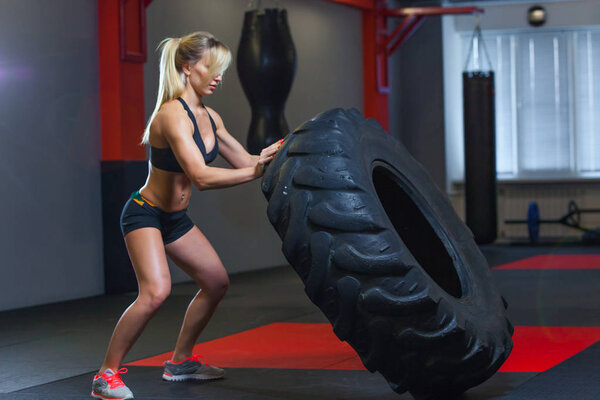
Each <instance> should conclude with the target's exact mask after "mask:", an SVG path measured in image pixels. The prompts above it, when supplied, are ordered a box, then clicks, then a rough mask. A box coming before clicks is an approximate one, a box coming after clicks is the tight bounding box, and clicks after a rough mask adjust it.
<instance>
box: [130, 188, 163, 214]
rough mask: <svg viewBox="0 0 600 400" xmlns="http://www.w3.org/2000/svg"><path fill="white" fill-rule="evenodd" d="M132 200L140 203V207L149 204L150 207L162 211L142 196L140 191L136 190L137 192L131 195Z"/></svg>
mask: <svg viewBox="0 0 600 400" xmlns="http://www.w3.org/2000/svg"><path fill="white" fill-rule="evenodd" d="M131 199H132V200H133V201H135V202H136V203H138V204H139V205H140V206H141V205H144V203H147V204H148V205H149V206H150V207H155V208H158V209H159V210H160V208H159V207H158V206H157V205H156V204H154V203H152V202H151V201H148V199H147V198H145V197H144V196H142V194H141V193H140V191H139V190H136V191H135V192H133V193H131Z"/></svg>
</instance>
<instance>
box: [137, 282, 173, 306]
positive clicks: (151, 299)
mask: <svg viewBox="0 0 600 400" xmlns="http://www.w3.org/2000/svg"><path fill="white" fill-rule="evenodd" d="M169 294H171V285H170V284H162V285H155V286H152V287H147V288H143V289H142V290H140V294H139V296H138V300H139V301H140V302H141V303H142V304H144V305H145V306H146V307H147V308H148V309H149V310H150V311H156V310H158V309H159V308H160V306H161V305H162V303H163V302H164V301H165V300H166V299H167V297H169Z"/></svg>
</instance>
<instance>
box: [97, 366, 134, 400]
mask: <svg viewBox="0 0 600 400" xmlns="http://www.w3.org/2000/svg"><path fill="white" fill-rule="evenodd" d="M125 373H127V368H121V369H120V370H118V371H117V372H114V371H113V370H112V369H110V368H109V369H107V370H106V371H104V373H103V374H102V375H96V376H94V382H93V383H92V397H94V398H96V399H105V400H125V399H133V393H131V390H129V388H128V387H127V386H125V384H124V383H123V380H122V379H121V374H125Z"/></svg>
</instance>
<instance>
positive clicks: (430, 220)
mask: <svg viewBox="0 0 600 400" xmlns="http://www.w3.org/2000/svg"><path fill="white" fill-rule="evenodd" d="M262 191H263V193H264V195H265V197H266V198H267V199H268V201H269V205H268V207H267V215H268V217H269V221H270V222H271V223H272V224H273V226H274V227H275V230H276V231H277V233H278V234H279V236H280V237H281V239H282V242H283V244H282V250H283V253H284V255H285V257H286V258H287V260H288V261H289V263H290V264H291V265H292V267H293V268H294V269H295V271H296V273H297V274H298V275H299V276H300V278H301V279H302V281H303V282H304V284H305V291H306V294H307V295H308V297H309V298H310V300H311V301H312V302H313V303H314V304H316V305H317V306H318V307H319V308H320V309H321V311H322V312H323V314H325V316H326V317H327V319H328V320H329V321H330V322H331V324H332V325H333V331H334V333H335V334H336V335H337V336H338V337H339V338H340V339H341V340H344V341H346V342H348V343H349V344H350V345H351V346H352V347H353V348H354V350H356V352H357V353H358V355H359V356H360V358H361V360H362V362H363V364H364V365H365V367H366V368H367V369H368V370H369V371H371V372H374V371H378V372H380V373H381V374H382V375H383V376H384V377H385V378H386V379H387V381H388V383H389V384H390V386H391V387H392V389H394V390H395V391H396V392H398V393H403V392H405V391H407V390H408V391H410V392H411V394H412V395H413V396H414V397H416V398H418V399H437V400H439V399H448V398H450V397H451V396H453V395H457V394H459V393H461V392H464V391H465V390H467V389H469V388H470V387H473V386H475V385H478V384H480V383H481V382H483V381H485V380H486V379H488V378H489V377H490V376H492V375H493V374H494V372H496V371H497V370H498V368H499V367H500V366H501V365H502V363H503V362H504V361H505V360H506V358H507V357H508V355H509V354H510V351H511V349H512V339H511V335H512V332H513V329H512V326H511V324H510V322H509V321H508V319H507V318H506V311H505V307H506V303H505V302H503V299H502V297H501V296H500V294H499V293H498V290H497V289H496V287H495V285H494V284H493V282H492V277H491V273H490V269H489V267H488V264H487V262H486V259H485V257H484V256H483V255H482V254H481V252H480V251H479V248H478V247H477V245H476V244H475V242H474V241H473V236H472V234H471V232H470V231H469V230H468V229H467V227H466V226H465V224H464V223H463V222H462V221H461V220H460V218H459V217H458V216H457V215H456V213H455V212H454V209H453V208H452V205H451V204H450V202H449V200H448V198H447V196H446V195H445V194H444V193H443V192H442V191H440V190H439V189H438V188H437V187H436V186H435V184H434V183H433V181H432V180H431V178H430V176H429V175H428V174H427V172H426V171H425V169H424V168H423V166H422V165H420V164H419V163H418V162H417V161H416V160H415V159H414V158H413V157H412V156H411V155H410V153H409V152H408V151H407V150H406V148H405V147H404V146H403V145H402V144H401V143H400V142H399V141H398V140H396V139H394V138H393V137H392V136H391V135H389V134H387V133H386V132H385V131H384V129H383V128H382V127H381V126H380V125H379V124H378V123H377V122H376V121H375V120H373V119H365V118H364V117H363V116H362V115H361V114H360V113H359V112H358V111H357V110H355V109H351V110H342V109H333V110H329V111H326V112H324V113H322V114H319V115H317V116H316V117H315V118H313V119H311V120H309V121H307V122H305V123H304V124H303V125H301V126H300V127H299V128H297V129H296V130H295V131H294V132H293V133H291V134H289V135H288V136H287V137H286V139H285V141H284V142H283V144H282V146H281V148H280V149H279V151H278V152H277V155H276V156H275V158H274V159H273V161H271V163H270V164H269V165H268V166H267V167H266V171H265V175H264V177H263V181H262Z"/></svg>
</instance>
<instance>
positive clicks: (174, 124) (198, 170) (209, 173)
mask: <svg viewBox="0 0 600 400" xmlns="http://www.w3.org/2000/svg"><path fill="white" fill-rule="evenodd" d="M161 122H162V123H161V131H162V132H163V135H164V137H165V139H166V140H167V142H168V143H169V146H170V147H171V150H172V151H173V154H175V158H176V159H177V161H178V162H179V165H181V168H182V169H183V171H184V172H185V174H186V175H187V177H188V178H189V179H190V180H191V181H192V183H193V184H194V186H196V187H197V188H198V189H199V190H208V189H216V188H223V187H230V186H235V185H239V184H241V183H245V182H249V181H251V180H254V179H256V178H259V177H261V176H262V174H263V169H264V164H265V163H267V162H269V161H271V160H272V159H273V154H274V153H275V151H272V152H264V154H261V156H257V157H258V158H257V159H256V161H255V162H254V163H253V164H250V163H248V165H246V166H245V167H242V168H238V169H228V168H216V167H209V166H207V165H206V163H205V162H204V157H203V156H202V152H201V151H200V149H199V148H198V146H196V142H194V139H193V136H192V129H193V127H192V126H191V124H190V122H189V121H187V120H186V119H184V118H181V117H180V116H178V115H174V114H172V113H169V114H165V115H164V116H163V118H161Z"/></svg>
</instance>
